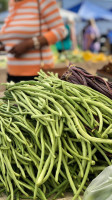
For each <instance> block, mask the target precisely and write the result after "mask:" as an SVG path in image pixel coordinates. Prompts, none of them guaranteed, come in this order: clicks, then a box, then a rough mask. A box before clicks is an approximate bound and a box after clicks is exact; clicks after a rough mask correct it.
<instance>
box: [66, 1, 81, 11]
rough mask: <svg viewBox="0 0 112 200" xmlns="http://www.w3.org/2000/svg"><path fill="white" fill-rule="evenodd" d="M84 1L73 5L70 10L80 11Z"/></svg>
mask: <svg viewBox="0 0 112 200" xmlns="http://www.w3.org/2000/svg"><path fill="white" fill-rule="evenodd" d="M81 5H82V3H79V4H77V5H75V6H73V7H70V8H69V9H68V10H70V11H72V12H75V13H78V12H79V9H80V7H81Z"/></svg>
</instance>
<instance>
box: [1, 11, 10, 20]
mask: <svg viewBox="0 0 112 200" xmlns="http://www.w3.org/2000/svg"><path fill="white" fill-rule="evenodd" d="M7 16H8V11H4V12H1V13H0V22H4V20H5V18H6V17H7Z"/></svg>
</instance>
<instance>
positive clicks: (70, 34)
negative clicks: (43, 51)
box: [56, 19, 75, 52]
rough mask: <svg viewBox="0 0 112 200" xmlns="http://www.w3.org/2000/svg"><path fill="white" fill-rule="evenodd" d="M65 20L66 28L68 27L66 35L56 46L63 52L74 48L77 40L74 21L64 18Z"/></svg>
mask: <svg viewBox="0 0 112 200" xmlns="http://www.w3.org/2000/svg"><path fill="white" fill-rule="evenodd" d="M64 21H65V29H66V37H65V38H64V39H63V40H61V41H58V42H57V43H56V48H57V50H58V52H63V51H67V50H71V49H73V45H74V44H73V42H74V41H75V36H74V34H75V32H74V30H73V29H74V27H73V26H74V23H73V22H72V21H71V20H69V19H64Z"/></svg>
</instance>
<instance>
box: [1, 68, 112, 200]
mask: <svg viewBox="0 0 112 200" xmlns="http://www.w3.org/2000/svg"><path fill="white" fill-rule="evenodd" d="M37 79H38V80H34V81H22V82H20V83H16V84H13V83H8V84H7V85H6V86H7V89H6V91H5V94H4V97H3V99H2V100H1V102H0V163H1V164H0V194H2V193H5V194H6V195H7V200H14V199H16V200H20V199H34V200H36V199H38V200H47V199H49V198H51V199H52V200H53V199H57V198H58V197H61V196H63V195H64V193H65V192H66V191H72V192H73V200H75V199H79V200H81V197H80V194H81V193H82V194H83V192H84V191H85V189H86V187H87V186H88V183H89V182H90V181H91V180H92V179H93V178H94V177H96V176H97V175H98V174H99V173H100V172H101V171H102V170H103V169H104V168H105V167H107V166H108V165H111V163H112V162H111V158H112V100H111V99H109V98H108V97H106V96H104V95H103V94H100V93H98V92H97V91H94V90H93V89H91V88H89V87H86V86H82V85H74V84H72V83H69V82H65V81H62V80H60V79H59V78H58V76H57V74H55V75H54V74H52V73H50V75H49V76H48V75H46V74H45V73H44V72H43V71H41V72H40V73H39V77H38V78H37Z"/></svg>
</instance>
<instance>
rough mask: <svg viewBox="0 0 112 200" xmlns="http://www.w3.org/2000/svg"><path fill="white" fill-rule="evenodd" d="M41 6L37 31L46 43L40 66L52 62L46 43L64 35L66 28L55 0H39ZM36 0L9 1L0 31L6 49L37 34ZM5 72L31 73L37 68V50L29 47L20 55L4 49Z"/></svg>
mask: <svg viewBox="0 0 112 200" xmlns="http://www.w3.org/2000/svg"><path fill="white" fill-rule="evenodd" d="M39 1H40V10H41V31H42V35H43V36H44V37H45V38H46V39H47V41H48V44H49V46H45V47H43V48H42V59H43V61H44V68H46V69H47V68H52V67H53V66H54V63H53V56H52V52H51V50H50V45H51V44H54V43H56V42H57V41H59V40H61V39H63V38H64V37H65V34H66V31H65V28H64V25H63V21H62V18H61V17H60V14H59V9H58V7H57V4H56V1H55V0H39ZM39 26H40V21H39V9H38V3H37V0H21V1H15V0H10V1H9V16H8V18H7V19H6V21H5V24H4V26H3V27H2V29H1V32H0V41H2V42H3V44H4V45H5V48H6V51H7V52H8V51H9V50H10V49H11V48H12V47H14V46H15V45H16V44H19V43H20V42H22V41H24V40H25V39H29V38H32V37H34V36H39V34H40V27H39ZM7 57H8V73H9V74H10V75H12V76H35V75H37V72H38V71H39V70H40V68H41V55H40V51H39V50H34V49H33V50H30V51H28V52H27V53H25V54H24V55H22V56H21V57H20V58H15V57H14V55H13V54H10V53H8V56H7Z"/></svg>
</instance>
